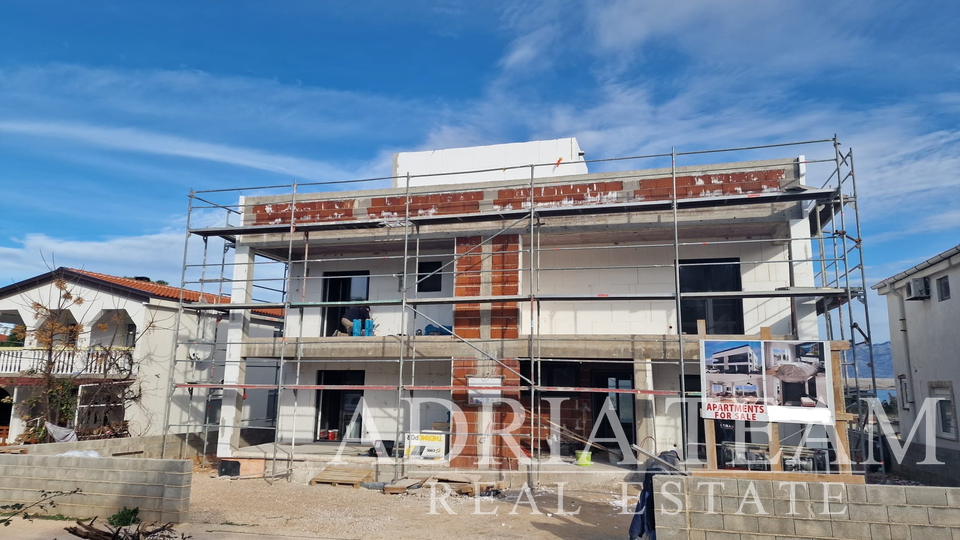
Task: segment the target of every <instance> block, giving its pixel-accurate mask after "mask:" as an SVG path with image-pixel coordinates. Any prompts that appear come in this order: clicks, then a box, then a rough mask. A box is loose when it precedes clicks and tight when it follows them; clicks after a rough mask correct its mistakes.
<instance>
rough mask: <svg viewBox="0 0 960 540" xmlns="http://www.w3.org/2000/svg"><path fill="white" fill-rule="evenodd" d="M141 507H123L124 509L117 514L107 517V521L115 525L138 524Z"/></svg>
mask: <svg viewBox="0 0 960 540" xmlns="http://www.w3.org/2000/svg"><path fill="white" fill-rule="evenodd" d="M139 514H140V508H139V507H136V506H135V507H133V508H127V507H126V506H124V507H123V510H120V511H119V512H117V513H116V514H114V515H112V516H110V517H108V518H107V523H109V524H110V525H111V526H113V527H126V526H128V525H136V524H137V523H140V516H139Z"/></svg>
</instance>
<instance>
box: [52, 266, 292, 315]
mask: <svg viewBox="0 0 960 540" xmlns="http://www.w3.org/2000/svg"><path fill="white" fill-rule="evenodd" d="M69 270H70V271H71V272H76V273H78V274H82V275H84V276H87V277H91V278H93V279H97V280H100V281H106V282H108V283H113V284H116V285H121V286H123V287H129V288H131V289H137V290H140V291H143V292H145V293H148V294H150V295H151V296H156V297H159V298H169V299H171V300H179V299H180V294H181V291H182V293H183V300H184V302H201V303H204V304H229V303H230V297H229V296H220V295H216V294H211V293H201V292H200V291H191V290H190V289H181V288H180V287H173V286H171V285H161V284H159V283H152V282H150V281H140V280H138V279H133V278H128V277H119V276H111V275H108V274H101V273H99V272H91V271H89V270H79V269H77V268H70V269H69ZM253 311H255V312H257V313H261V314H263V315H269V316H271V317H283V310H282V309H255V310H253Z"/></svg>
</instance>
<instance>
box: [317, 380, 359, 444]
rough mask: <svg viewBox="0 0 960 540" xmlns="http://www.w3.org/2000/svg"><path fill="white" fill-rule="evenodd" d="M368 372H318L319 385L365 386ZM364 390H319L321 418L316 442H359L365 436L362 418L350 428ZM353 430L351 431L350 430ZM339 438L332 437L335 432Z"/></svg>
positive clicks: (319, 416)
mask: <svg viewBox="0 0 960 540" xmlns="http://www.w3.org/2000/svg"><path fill="white" fill-rule="evenodd" d="M363 378H364V372H363V371H362V370H318V371H317V384H318V385H323V384H343V385H347V384H351V385H362V384H363ZM362 397H363V390H317V401H316V403H317V418H316V426H317V428H316V430H315V432H314V440H315V441H327V440H336V441H339V440H343V439H359V438H360V436H361V434H362V433H363V429H362V425H361V424H362V421H361V418H360V417H359V416H358V417H357V423H356V424H354V425H352V426H351V425H350V420H352V419H353V415H354V413H355V412H356V411H357V407H359V406H360V398H362ZM348 428H349V429H348ZM332 430H336V435H335V436H333V437H331V431H332Z"/></svg>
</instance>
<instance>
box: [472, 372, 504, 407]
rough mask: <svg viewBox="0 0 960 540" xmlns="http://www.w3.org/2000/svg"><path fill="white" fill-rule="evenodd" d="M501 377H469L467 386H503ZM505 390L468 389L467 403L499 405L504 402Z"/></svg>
mask: <svg viewBox="0 0 960 540" xmlns="http://www.w3.org/2000/svg"><path fill="white" fill-rule="evenodd" d="M502 383H503V379H501V378H500V377H467V386H468V387H470V386H501V384H502ZM502 398H503V390H499V389H497V388H477V389H469V388H468V389H467V403H469V404H470V405H481V404H483V403H493V404H499V403H500V402H501V401H503V399H502Z"/></svg>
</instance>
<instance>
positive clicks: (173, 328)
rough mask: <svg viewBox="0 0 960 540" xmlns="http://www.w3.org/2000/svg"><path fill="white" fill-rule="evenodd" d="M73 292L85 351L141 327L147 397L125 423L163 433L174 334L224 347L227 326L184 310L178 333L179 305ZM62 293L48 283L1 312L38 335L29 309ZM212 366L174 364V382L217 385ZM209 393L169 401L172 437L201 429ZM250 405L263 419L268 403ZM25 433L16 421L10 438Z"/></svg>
mask: <svg viewBox="0 0 960 540" xmlns="http://www.w3.org/2000/svg"><path fill="white" fill-rule="evenodd" d="M70 292H71V294H73V295H74V296H79V297H82V298H83V299H84V301H83V303H82V304H81V305H79V306H71V307H70V308H69V313H70V316H71V317H72V318H73V319H75V320H76V322H77V323H79V324H82V325H83V327H84V329H85V331H84V332H83V333H82V334H81V335H80V337H79V340H78V347H79V348H80V349H85V348H87V347H91V346H105V347H111V346H122V345H124V341H123V338H124V333H125V332H126V330H127V328H126V324H127V323H128V322H129V323H132V324H134V325H135V326H136V329H137V341H136V344H135V348H134V351H133V357H134V361H135V363H136V364H137V374H138V377H137V381H136V383H135V384H137V385H138V386H139V388H140V390H141V392H142V396H141V399H140V402H139V403H132V404H130V405H129V407H128V409H127V413H126V419H127V421H128V422H129V426H130V432H131V434H133V435H158V434H161V433H162V432H163V427H164V412H165V410H166V407H167V403H168V399H169V394H168V388H169V386H168V385H169V381H170V371H169V369H170V366H171V361H172V359H173V357H174V342H175V340H174V333H175V332H177V331H179V338H178V339H177V340H176V341H179V342H185V341H189V340H198V339H199V340H207V341H218V342H220V343H223V342H224V341H225V340H226V322H220V323H219V325H218V321H217V317H216V315H205V316H203V317H201V318H199V319H198V317H197V315H196V314H195V313H193V312H190V311H185V312H184V313H183V316H182V318H181V320H180V325H179V328H178V327H177V303H176V301H173V300H163V299H157V298H153V299H150V300H147V301H144V300H142V299H134V298H128V297H125V296H120V295H114V294H109V293H106V292H103V291H100V290H97V289H95V288H91V287H86V286H82V285H78V284H70ZM58 293H59V291H58V290H57V289H56V288H55V287H54V286H53V284H45V285H41V286H39V287H37V288H35V289H32V290H28V291H25V292H23V293H22V294H19V295H15V296H12V297H7V298H0V312H5V313H12V312H17V313H19V316H20V318H21V320H22V321H23V322H24V323H25V324H26V325H27V327H28V330H33V329H34V328H35V327H36V326H37V325H38V324H39V323H40V321H37V320H36V319H35V318H34V316H33V313H32V311H30V309H29V306H30V304H31V303H32V302H34V301H36V302H40V303H41V304H43V305H47V306H50V305H55V304H54V302H55V299H56V298H57V297H58ZM116 316H119V317H120V318H121V319H122V321H121V322H119V323H118V322H117V321H116V320H115V318H116ZM99 325H106V328H101V327H100V326H99ZM218 326H219V330H218ZM273 328H274V327H273V325H270V324H256V323H255V324H252V325H251V335H253V336H254V337H267V336H272V335H273ZM25 345H26V347H33V346H36V343H35V341H34V340H30V339H28V340H27V342H26V343H25ZM223 348H224V347H223V345H221V346H220V347H219V349H221V350H220V352H218V357H219V358H220V362H221V365H222V360H223V351H222V349H223ZM178 354H179V357H180V359H184V358H186V347H185V346H181V347H180V349H179V351H178ZM211 366H212V362H203V363H196V362H178V363H177V364H176V365H175V369H176V370H177V374H176V379H175V380H180V381H189V382H209V381H211V380H213V379H212V378H211V376H215V374H214V371H213V370H211V369H210V368H211ZM221 378H222V377H221ZM272 380H275V379H271V382H272ZM217 382H219V380H218V381H217ZM10 390H13V389H10ZM206 392H207V391H206V390H198V391H195V392H194V393H193V395H192V396H191V395H189V394H188V393H186V392H176V393H175V394H174V397H173V400H172V401H171V402H170V409H171V410H170V423H171V425H172V427H171V432H173V433H178V432H186V431H195V430H196V427H191V425H192V424H196V422H197V418H203V414H202V413H203V411H204V408H205V407H206V398H205V397H206ZM11 393H13V392H12V391H11ZM30 393H31V390H30V389H29V388H27V387H20V388H18V389H17V392H16V399H17V402H18V403H19V402H22V401H23V400H25V399H26V398H27V397H28V396H29V395H30ZM248 406H249V407H252V408H254V409H258V410H259V412H257V413H250V414H261V415H262V414H263V410H264V409H265V402H264V403H259V402H258V401H257V400H254V401H251V403H250V404H249V405H248ZM15 416H16V414H15ZM178 424H179V425H178ZM23 429H24V425H23V423H22V422H18V421H14V422H11V438H15V437H17V436H18V435H19V434H21V433H22V432H23Z"/></svg>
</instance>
